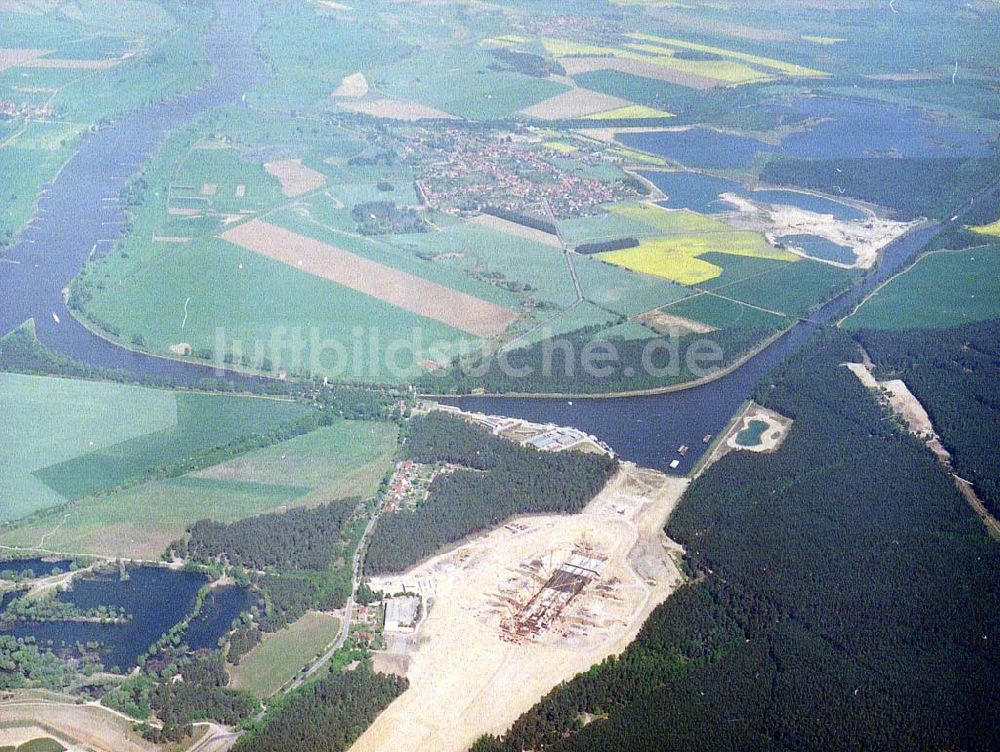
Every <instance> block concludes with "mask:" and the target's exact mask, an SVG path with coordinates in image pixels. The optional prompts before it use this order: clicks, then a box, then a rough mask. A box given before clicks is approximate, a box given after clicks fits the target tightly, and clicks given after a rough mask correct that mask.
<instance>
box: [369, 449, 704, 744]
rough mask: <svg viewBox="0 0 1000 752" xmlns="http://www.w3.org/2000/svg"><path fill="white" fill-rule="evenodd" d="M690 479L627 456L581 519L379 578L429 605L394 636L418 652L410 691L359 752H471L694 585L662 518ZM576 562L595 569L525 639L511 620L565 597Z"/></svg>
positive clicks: (533, 524)
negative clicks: (686, 584) (555, 583)
mask: <svg viewBox="0 0 1000 752" xmlns="http://www.w3.org/2000/svg"><path fill="white" fill-rule="evenodd" d="M687 483H688V481H687V480H686V479H681V478H668V477H667V476H665V475H663V474H662V473H658V472H656V471H652V470H643V469H638V468H636V467H635V466H634V465H625V466H623V469H622V471H621V472H620V473H619V474H618V475H617V476H616V477H615V478H613V479H612V481H611V482H610V483H609V484H608V486H607V487H606V488H605V489H604V490H603V491H602V492H601V493H600V494H599V495H598V496H597V497H596V498H595V499H594V501H592V502H591V503H590V505H588V506H587V508H586V509H585V510H584V511H583V512H582V513H580V514H575V515H565V516H556V515H545V516H532V517H521V518H517V519H515V520H512V521H510V522H508V523H507V524H506V525H504V526H502V527H500V528H498V529H496V530H494V531H492V532H490V533H487V534H485V535H483V536H480V537H478V538H476V539H474V540H472V541H470V542H469V543H466V544H465V545H462V546H460V547H459V548H457V549H455V550H453V551H450V552H448V553H445V554H442V555H440V556H437V557H434V558H432V559H430V560H429V561H427V562H425V563H424V564H421V565H419V566H417V567H416V568H415V569H413V570H411V571H409V572H407V573H405V574H403V575H399V576H394V577H388V578H375V579H374V581H373V582H372V587H374V588H376V589H382V590H386V591H389V592H397V591H399V590H401V589H402V586H403V585H404V584H405V585H406V589H407V590H408V591H416V592H419V593H420V594H421V595H422V596H423V597H424V599H425V603H426V604H427V606H428V609H427V617H426V618H425V619H424V621H423V623H422V624H421V625H420V626H419V627H418V630H417V633H416V634H414V635H412V636H409V637H399V638H396V639H395V640H394V642H395V650H396V651H397V652H398V651H409V664H408V667H407V676H408V678H409V680H410V688H409V689H408V690H407V691H406V692H405V693H403V695H402V696H400V697H399V698H398V699H397V700H396V701H395V702H393V703H392V704H391V705H390V706H389V708H388V709H387V710H386V711H385V712H383V713H382V715H380V716H379V717H378V719H377V720H376V721H375V723H374V724H372V726H371V727H369V729H368V730H367V731H366V732H365V733H364V734H363V735H362V736H361V738H360V739H359V740H358V741H357V742H356V743H355V745H354V746H353V747H352V749H353V750H354V752H383V751H384V750H387V749H400V750H407V752H459V751H460V750H461V751H463V752H464V750H467V749H468V748H469V746H470V745H471V744H472V742H473V741H474V740H475V739H476V738H477V737H478V736H479V735H481V734H483V733H487V732H491V733H501V732H503V731H505V730H506V729H507V728H508V727H509V726H510V724H511V723H513V721H514V720H516V719H517V717H518V716H519V715H521V714H522V713H523V712H525V711H526V710H528V709H529V708H530V707H531V706H532V705H534V704H535V703H536V702H538V700H539V699H541V697H542V696H543V695H544V694H545V693H546V692H548V691H549V690H550V689H551V688H552V687H554V686H555V685H556V684H558V683H559V682H560V681H563V680H565V679H569V678H571V677H572V676H575V675H576V674H577V673H579V672H581V671H585V670H587V669H589V668H590V667H591V666H592V665H593V664H595V663H598V662H600V661H601V660H603V659H604V658H605V657H607V656H609V655H613V654H617V653H619V652H621V651H622V650H623V649H624V648H625V647H626V646H627V645H628V644H629V643H630V642H631V641H632V640H633V639H634V637H635V635H636V634H637V633H638V631H639V628H640V627H641V626H642V623H643V622H644V621H645V619H646V617H647V616H648V615H649V613H650V612H651V611H652V610H653V608H654V607H655V606H656V605H657V604H659V603H661V602H662V601H663V600H664V599H665V598H666V597H667V596H668V595H669V594H670V593H671V592H673V591H674V590H675V589H676V588H677V587H678V586H679V585H680V584H681V581H682V577H681V574H680V572H679V570H678V569H677V566H676V564H675V560H674V556H677V555H679V552H680V549H679V547H678V546H677V545H676V544H674V543H672V542H671V541H669V540H668V539H667V537H666V535H665V533H664V532H663V526H664V524H665V522H666V519H667V517H668V516H669V514H670V512H671V510H672V509H673V508H674V505H675V504H676V503H677V501H678V499H679V498H680V496H681V494H682V493H683V491H684V489H685V488H686V487H687ZM574 561H575V562H578V563H580V564H581V566H584V567H593V568H594V570H595V571H596V572H597V574H596V576H594V577H593V578H591V579H588V580H587V581H586V584H585V585H584V586H583V589H582V591H580V592H579V593H578V594H577V595H576V596H575V597H574V598H572V599H571V600H570V601H569V603H568V604H567V605H565V607H564V608H563V609H562V610H561V612H560V613H558V615H556V616H554V618H552V619H551V621H547V622H546V627H545V628H542V629H540V630H539V631H538V632H537V633H535V635H534V636H533V637H524V638H521V639H517V638H514V637H512V633H511V631H510V629H509V627H510V625H511V624H512V622H516V621H517V620H518V619H522V623H523V618H522V617H523V616H524V614H525V613H526V612H527V611H531V609H533V608H534V609H535V610H536V613H537V609H538V605H539V603H541V602H542V601H544V597H540V596H543V595H545V594H547V596H546V597H550V596H558V593H556V592H555V591H553V590H550V589H546V584H548V583H551V582H552V578H554V577H556V576H557V575H565V574H566V571H567V567H569V568H572V564H571V562H574ZM580 571H586V570H580ZM380 665H386V666H393V667H396V666H406V663H405V661H399V660H396V661H391V662H390V661H388V660H385V661H382V663H381V664H380Z"/></svg>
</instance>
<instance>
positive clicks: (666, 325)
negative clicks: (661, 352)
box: [636, 308, 715, 334]
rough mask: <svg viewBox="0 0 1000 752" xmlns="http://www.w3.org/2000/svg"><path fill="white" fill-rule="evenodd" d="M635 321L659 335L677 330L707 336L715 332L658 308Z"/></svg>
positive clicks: (705, 325)
mask: <svg viewBox="0 0 1000 752" xmlns="http://www.w3.org/2000/svg"><path fill="white" fill-rule="evenodd" d="M636 321H639V322H641V323H643V324H645V325H646V326H648V327H649V328H650V329H653V330H654V331H657V332H659V333H660V334H672V333H674V332H676V331H678V330H680V331H681V332H693V333H694V334H709V333H711V332H714V331H715V327H714V326H709V325H708V324H703V323H701V322H700V321H694V320H692V319H686V318H684V317H683V316H674V315H673V314H670V313H667V312H666V311H661V310H660V309H658V308H657V309H654V310H652V311H647V312H646V313H644V314H642V315H641V316H637V317H636Z"/></svg>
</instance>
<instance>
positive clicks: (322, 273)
mask: <svg viewBox="0 0 1000 752" xmlns="http://www.w3.org/2000/svg"><path fill="white" fill-rule="evenodd" d="M222 237H223V238H224V239H225V240H228V241H229V242H230V243H235V244H236V245H238V246H242V247H243V248H247V249H249V250H251V251H254V252H255V253H260V254H262V255H264V256H268V257H270V258H273V259H276V260H277V261H281V262H282V263H285V264H288V265H289V266H294V267H295V268H297V269H300V270H302V271H304V272H306V273H307V274H313V275H315V276H317V277H322V278H323V279H328V280H330V281H332V282H336V283H337V284H340V285H344V286H345V287H350V288H351V289H352V290H357V291H358V292H362V293H364V294H366V295H371V296H372V297H375V298H378V299H379V300H383V301H385V302H386V303H390V304H392V305H394V306H397V307H399V308H402V309H403V310H406V311H410V312H411V313H415V314H417V315H419V316H425V317H426V318H429V319H433V320H434V321H440V322H441V323H443V324H447V325H448V326H452V327H454V328H456V329H459V330H461V331H463V332H468V333H469V334H474V335H476V336H480V337H493V336H496V335H499V334H501V333H502V332H503V331H504V330H505V329H506V328H507V327H508V326H510V324H511V323H512V322H513V321H514V320H515V319H516V318H517V313H515V312H514V311H512V310H509V309H507V308H503V307H501V306H498V305H495V304H493V303H489V302H487V301H485V300H480V299H479V298H475V297H473V296H472V295H467V294H466V293H463V292H459V291H458V290H452V289H451V288H449V287H445V286H443V285H439V284H437V283H436V282H431V281H429V280H426V279H422V278H421V277H416V276H414V275H412V274H407V273H406V272H402V271H399V270H398V269H393V268H391V267H388V266H385V265H384V264H379V263H377V262H375V261H370V260H369V259H366V258H364V257H362V256H358V255H357V254H354V253H350V252H349V251H345V250H342V249H340V248H337V247H335V246H332V245H329V244H327V243H323V242H321V241H319V240H314V239H312V238H307V237H305V236H304V235H299V234H297V233H294V232H292V231H290V230H286V229H284V228H282V227H278V226H276V225H272V224H268V223H267V222H263V221H261V220H259V219H255V220H251V221H250V222H247V223H245V224H242V225H239V226H237V227H234V228H233V229H232V230H229V231H227V232H225V233H223V235H222Z"/></svg>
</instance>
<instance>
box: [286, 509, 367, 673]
mask: <svg viewBox="0 0 1000 752" xmlns="http://www.w3.org/2000/svg"><path fill="white" fill-rule="evenodd" d="M383 503H384V502H383V501H381V500H380V501H379V505H378V508H376V510H375V513H374V514H373V515H372V518H371V519H370V520H368V525H367V526H366V527H365V531H364V532H363V533H362V534H361V539H360V540H359V541H358V547H357V549H355V551H354V560H353V562H352V567H353V576H352V579H351V595H350V597H349V598H348V599H347V605H346V606H345V607H344V618H343V619H342V620H341V623H340V633H339V634H338V636H337V639H336V641H335V642H334V643H333V644H331V645H330V646H329V647H328V648H327V650H326V652H325V653H323V655H321V656H320V657H319V658H317V659H316V660H315V661H314V662H313V664H312V665H311V666H309V668H308V669H306V671H305V673H304V674H302V675H300V676H299V677H298V678H296V679H295V681H293V682H292V683H291V684H290V685H289V687H288V689H287V690H286V691H288V692H291V691H292V690H294V689H297V688H298V687H300V686H302V684H303V682H305V681H306V680H307V679H309V678H310V677H311V676H313V675H314V674H316V672H318V671H319V670H320V669H322V668H323V667H324V666H326V664H327V663H328V662H329V661H330V659H331V658H333V654H334V653H336V652H337V651H338V650H340V649H341V648H342V647H343V646H344V642H345V641H346V640H347V636H348V635H349V634H350V633H351V614H352V612H353V611H354V604H355V597H356V596H357V593H358V588H359V587H361V578H362V573H363V569H362V568H363V565H364V560H365V550H366V548H367V544H368V538H369V537H370V536H371V532H372V530H374V529H375V524H376V523H377V522H378V519H379V517H381V516H382V509H383Z"/></svg>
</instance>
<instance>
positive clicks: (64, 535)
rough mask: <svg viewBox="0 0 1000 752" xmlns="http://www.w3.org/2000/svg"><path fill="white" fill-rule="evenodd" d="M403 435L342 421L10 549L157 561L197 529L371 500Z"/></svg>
mask: <svg viewBox="0 0 1000 752" xmlns="http://www.w3.org/2000/svg"><path fill="white" fill-rule="evenodd" d="M395 446H396V429H395V427H394V426H392V425H390V424H387V423H369V422H359V421H343V422H341V423H337V424H334V425H333V426H329V427H326V428H321V429H318V430H316V431H313V432H311V433H308V434H304V435H302V436H298V437H295V438H293V439H290V440H288V441H285V442H281V443H280V444H275V445H273V446H270V447H267V448H264V449H259V450H256V451H253V452H249V453H247V454H244V455H241V456H240V457H237V458H235V459H232V460H228V461H226V462H223V463H221V464H219V465H214V466H212V467H210V468H207V469H205V470H202V471H199V472H196V473H192V474H189V475H185V476H182V477H179V478H169V479H166V480H158V481H153V482H150V483H144V484H142V485H138V486H132V487H130V488H127V489H125V490H122V491H116V492H113V493H109V494H106V495H101V496H91V497H88V498H85V499H81V500H80V501H78V502H76V503H74V504H73V505H72V506H71V507H69V508H68V509H67V513H66V514H65V516H64V515H63V514H62V513H60V514H56V515H52V516H49V517H47V518H45V519H42V520H39V521H36V522H32V523H31V524H29V525H25V526H22V527H18V528H15V529H13V530H10V531H8V532H6V533H4V534H3V535H2V536H0V542H2V543H3V544H4V545H14V546H34V545H38V543H39V541H40V540H43V536H44V544H45V547H46V548H49V549H53V550H60V551H70V552H79V553H94V554H101V555H106V556H124V557H140V558H156V557H157V556H159V554H160V553H162V552H163V550H165V549H166V547H167V545H168V544H169V543H170V542H171V541H173V540H176V539H177V538H178V537H180V536H181V535H182V534H183V532H184V530H185V529H186V528H187V526H188V525H190V524H191V523H192V522H195V521H197V520H200V519H215V520H218V521H220V522H233V521H235V520H238V519H243V518H245V517H250V516H253V515H256V514H261V513H262V512H267V511H272V510H275V509H280V508H283V507H286V506H301V505H309V504H314V503H321V502H326V501H330V500H332V499H337V498H345V497H349V496H369V495H371V494H372V493H374V491H375V489H376V488H377V486H378V483H379V481H380V480H381V479H382V477H383V476H384V474H385V472H386V470H387V469H388V468H389V467H390V466H391V463H392V458H393V456H394V451H395Z"/></svg>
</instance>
